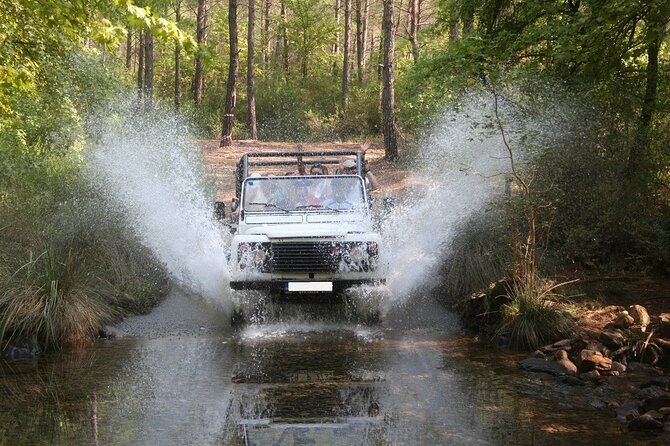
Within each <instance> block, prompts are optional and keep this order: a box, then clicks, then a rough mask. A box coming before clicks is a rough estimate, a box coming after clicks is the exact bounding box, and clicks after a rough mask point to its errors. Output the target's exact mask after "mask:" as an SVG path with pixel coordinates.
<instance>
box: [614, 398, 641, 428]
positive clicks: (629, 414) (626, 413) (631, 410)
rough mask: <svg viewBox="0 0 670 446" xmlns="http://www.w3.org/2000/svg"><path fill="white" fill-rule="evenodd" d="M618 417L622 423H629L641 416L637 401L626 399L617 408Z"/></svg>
mask: <svg viewBox="0 0 670 446" xmlns="http://www.w3.org/2000/svg"><path fill="white" fill-rule="evenodd" d="M615 412H616V419H617V420H618V421H619V422H621V423H627V422H628V421H631V420H632V419H634V418H637V417H639V416H640V410H639V409H638V407H637V403H636V402H635V401H626V402H625V403H623V404H622V405H621V406H619V407H617V408H616V409H615Z"/></svg>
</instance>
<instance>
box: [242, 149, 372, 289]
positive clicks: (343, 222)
mask: <svg viewBox="0 0 670 446" xmlns="http://www.w3.org/2000/svg"><path fill="white" fill-rule="evenodd" d="M324 157H326V158H324ZM327 157H338V158H337V159H329V158H327ZM342 157H349V159H353V160H354V161H355V163H356V166H357V172H358V174H346V175H345V174H332V175H298V174H292V171H291V172H286V169H287V166H288V168H295V166H296V165H297V166H299V167H301V166H307V167H308V168H307V169H306V170H307V171H309V166H310V165H314V164H317V163H318V164H322V165H326V166H331V169H332V170H335V168H334V167H332V166H333V165H335V166H336V165H337V164H339V163H340V162H341V161H342V159H343V158H342ZM349 163H351V161H350V162H349ZM364 163H365V160H364V157H363V154H362V153H359V152H355V151H328V152H314V151H312V152H258V153H248V154H245V155H244V156H243V157H242V159H241V160H240V162H239V163H238V168H237V192H238V195H237V196H238V197H239V209H238V210H237V211H236V212H237V214H238V218H237V227H236V231H235V233H234V236H233V238H232V246H231V281H230V286H231V288H232V289H235V290H241V289H242V290H248V289H269V290H277V291H280V292H281V293H282V294H293V293H332V292H336V291H338V290H342V289H345V288H348V287H351V286H353V285H361V284H380V283H383V282H384V280H385V277H384V274H383V268H381V265H380V263H379V254H380V253H379V249H380V237H379V235H378V234H377V233H376V232H374V230H373V225H372V218H371V212H370V205H369V203H370V202H369V197H368V190H367V187H366V182H365V179H364V173H363V167H364ZM299 170H302V169H299ZM251 171H253V172H254V173H251V174H250V172H251ZM270 172H275V173H270Z"/></svg>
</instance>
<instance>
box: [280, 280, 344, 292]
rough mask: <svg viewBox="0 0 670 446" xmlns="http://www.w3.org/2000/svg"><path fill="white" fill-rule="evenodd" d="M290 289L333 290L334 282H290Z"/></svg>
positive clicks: (291, 290)
mask: <svg viewBox="0 0 670 446" xmlns="http://www.w3.org/2000/svg"><path fill="white" fill-rule="evenodd" d="M288 291H289V292H293V291H333V282H289V283H288Z"/></svg>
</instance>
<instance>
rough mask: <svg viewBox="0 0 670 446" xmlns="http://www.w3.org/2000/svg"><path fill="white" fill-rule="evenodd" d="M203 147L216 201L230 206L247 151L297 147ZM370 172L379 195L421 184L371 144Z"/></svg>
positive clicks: (334, 146) (320, 146) (349, 146)
mask: <svg viewBox="0 0 670 446" xmlns="http://www.w3.org/2000/svg"><path fill="white" fill-rule="evenodd" d="M198 144H199V145H200V146H201V147H202V148H203V151H204V154H205V159H206V161H207V168H208V170H209V172H210V173H212V174H213V175H214V176H215V178H216V186H217V200H219V201H224V202H226V203H230V200H231V199H232V198H233V196H234V189H235V177H234V173H235V164H236V163H237V162H238V161H239V159H240V157H241V156H242V155H243V154H244V153H246V152H252V151H278V150H296V147H297V144H295V143H286V142H264V141H235V143H234V144H233V146H231V147H219V141H218V140H203V141H198ZM302 146H303V148H304V150H326V151H328V150H358V149H360V144H359V143H312V144H308V143H305V144H302ZM365 159H366V160H368V162H369V165H370V169H371V171H372V172H373V173H374V174H375V177H376V178H377V179H378V180H379V183H380V186H381V187H380V189H379V192H377V193H383V194H397V193H398V192H399V191H401V190H403V189H405V188H406V187H408V186H410V185H412V184H416V183H418V180H417V178H415V177H414V176H413V175H411V173H409V172H408V171H407V170H405V169H404V168H402V167H401V166H398V165H397V164H393V163H390V162H388V161H386V160H385V159H384V147H383V146H382V145H381V144H379V143H372V144H371V145H370V147H369V148H368V149H367V151H366V152H365Z"/></svg>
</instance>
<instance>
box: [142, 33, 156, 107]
mask: <svg viewBox="0 0 670 446" xmlns="http://www.w3.org/2000/svg"><path fill="white" fill-rule="evenodd" d="M153 96H154V35H153V32H152V31H151V29H145V30H144V102H145V104H146V105H147V106H150V105H151V103H152V101H153Z"/></svg>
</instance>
